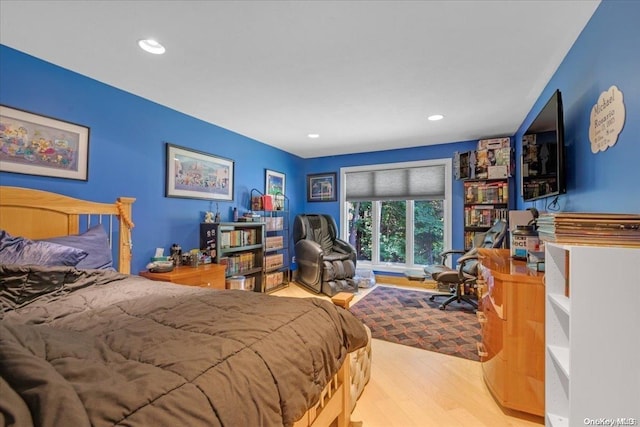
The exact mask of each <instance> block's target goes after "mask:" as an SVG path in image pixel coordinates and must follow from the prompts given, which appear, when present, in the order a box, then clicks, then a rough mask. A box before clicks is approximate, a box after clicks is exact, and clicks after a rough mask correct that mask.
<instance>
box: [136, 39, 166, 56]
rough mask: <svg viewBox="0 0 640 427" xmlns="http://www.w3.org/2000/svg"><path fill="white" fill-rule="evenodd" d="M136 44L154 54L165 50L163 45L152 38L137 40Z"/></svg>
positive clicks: (160, 53) (159, 53)
mask: <svg viewBox="0 0 640 427" xmlns="http://www.w3.org/2000/svg"><path fill="white" fill-rule="evenodd" d="M138 46H140V48H141V49H142V50H145V51H147V52H149V53H153V54H154V55H162V54H163V53H164V52H165V50H166V49H165V48H164V46H162V45H161V44H160V43H158V42H157V41H155V40H153V39H144V40H140V41H138Z"/></svg>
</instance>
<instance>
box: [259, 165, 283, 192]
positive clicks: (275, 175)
mask: <svg viewBox="0 0 640 427" xmlns="http://www.w3.org/2000/svg"><path fill="white" fill-rule="evenodd" d="M284 190H285V175H284V174H283V173H282V172H276V171H273V170H270V169H265V177H264V194H270V195H272V196H274V197H275V196H276V194H278V193H280V194H285V192H284Z"/></svg>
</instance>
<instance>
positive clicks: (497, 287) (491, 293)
mask: <svg viewBox="0 0 640 427" xmlns="http://www.w3.org/2000/svg"><path fill="white" fill-rule="evenodd" d="M479 269H480V270H479V271H480V274H481V276H482V284H483V291H482V292H483V296H482V298H483V301H482V303H483V304H484V303H485V301H487V300H485V298H488V299H489V300H490V301H491V304H492V305H493V307H494V312H495V313H496V314H497V315H498V317H500V318H501V319H503V320H507V307H506V298H505V292H506V290H505V288H504V284H503V281H502V280H500V279H496V278H494V276H493V275H492V274H491V270H489V269H488V268H486V267H484V266H483V265H482V264H480V266H479Z"/></svg>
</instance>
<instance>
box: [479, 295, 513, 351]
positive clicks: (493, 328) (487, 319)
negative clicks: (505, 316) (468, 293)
mask: <svg viewBox="0 0 640 427" xmlns="http://www.w3.org/2000/svg"><path fill="white" fill-rule="evenodd" d="M479 313H480V316H479V317H480V318H481V319H482V320H481V321H480V326H481V327H482V331H481V333H482V344H483V345H484V349H485V352H486V353H487V356H486V357H485V359H491V358H492V357H495V356H496V355H500V357H502V358H503V359H506V355H505V354H504V353H505V351H504V350H505V348H504V337H505V335H506V329H507V323H506V321H504V320H502V319H501V318H500V317H499V316H498V315H497V313H496V310H495V307H494V306H493V304H492V303H491V300H489V299H488V298H487V299H485V300H484V301H483V302H482V311H481V312H479Z"/></svg>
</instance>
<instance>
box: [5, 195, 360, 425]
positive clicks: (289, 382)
mask: <svg viewBox="0 0 640 427" xmlns="http://www.w3.org/2000/svg"><path fill="white" fill-rule="evenodd" d="M133 203H134V199H132V198H124V197H122V198H119V199H118V200H117V201H116V202H115V203H112V204H111V203H107V204H104V203H95V202H89V201H83V200H79V199H73V198H70V197H66V196H63V195H59V194H54V193H49V192H43V191H38V190H31V189H24V188H15V187H0V230H2V233H3V234H2V236H0V237H2V238H4V239H6V241H8V242H9V244H6V245H5V246H2V245H3V244H5V243H6V241H5V243H3V242H0V248H2V251H3V252H5V254H3V255H0V259H2V256H5V255H6V254H9V257H8V258H6V259H9V261H10V262H5V261H2V263H0V418H2V420H1V421H3V422H4V424H5V425H16V426H18V425H19V426H22V425H40V426H59V425H73V426H83V425H86V426H89V425H93V426H111V425H131V426H134V425H141V426H142V425H145V426H146V425H159V426H161V425H189V426H198V425H207V426H216V425H220V426H248V425H251V426H274V425H285V426H296V427H299V426H310V425H314V426H328V425H331V424H332V423H334V424H336V425H338V426H344V427H346V426H347V425H348V424H349V416H350V412H351V404H350V393H349V363H348V354H349V353H350V352H353V351H355V350H357V349H359V348H361V347H364V346H366V344H367V339H368V338H367V334H366V330H365V329H364V327H363V325H362V323H360V322H359V321H358V320H357V319H356V318H355V317H354V316H352V315H351V314H350V313H349V312H348V311H346V310H343V309H341V308H338V307H336V306H334V305H333V304H331V303H330V302H328V301H325V300H321V299H318V298H304V299H298V298H285V297H275V296H270V295H265V294H260V293H255V292H246V291H241V290H225V291H216V290H209V289H202V288H194V287H190V286H180V285H173V284H169V283H160V282H152V281H149V280H147V279H144V278H142V277H139V276H136V275H130V274H129V273H130V260H131V250H130V249H131V234H132V233H131V228H132V227H133V222H132V220H131V219H132V204H133ZM85 214H89V215H85ZM93 217H97V219H92V218H93ZM103 229H104V230H105V231H104V233H105V234H106V235H107V243H104V244H103V246H104V245H108V247H109V249H112V248H114V247H115V248H116V251H115V252H117V255H115V256H114V259H113V261H114V263H113V265H112V266H111V265H110V266H108V267H105V265H107V264H105V262H104V260H103V259H97V258H96V257H94V256H93V255H94V254H93V249H91V250H89V249H87V248H81V245H79V244H78V245H77V246H78V247H75V246H67V245H66V244H64V243H68V244H69V245H72V244H73V245H76V243H77V241H78V239H79V238H80V237H82V238H84V237H85V235H86V234H89V233H94V232H95V231H93V230H103ZM7 236H8V237H7ZM60 239H62V240H60ZM65 239H67V240H65ZM74 239H76V240H74ZM16 241H19V243H20V244H22V245H23V246H20V248H22V249H24V250H22V251H16V252H19V253H18V255H17V256H23V255H24V254H26V253H28V254H29V256H31V255H30V254H31V252H29V251H27V250H26V249H25V248H27V247H29V248H31V246H28V245H35V246H38V245H40V244H43V245H50V246H47V247H46V248H47V250H46V251H44V252H46V257H45V258H44V261H42V262H38V263H24V262H18V261H15V262H14V261H13V260H14V258H11V256H13V253H11V252H10V251H11V248H12V247H14V246H15V245H14V246H11V244H13V243H15V242H16ZM25 242H26V243H25ZM69 242H70V243H69ZM18 246H19V245H18ZM60 247H62V248H60ZM65 248H66V249H65ZM70 248H72V249H78V250H80V252H83V253H87V252H91V253H90V254H89V255H86V256H85V257H84V258H82V259H81V260H79V261H77V263H76V264H74V265H70V264H73V263H74V262H76V258H81V257H82V254H78V253H77V251H75V252H74V251H71V252H73V253H71V254H69V253H66V252H65V254H64V255H65V257H67V258H64V262H62V261H60V260H58V259H53V260H52V258H55V256H56V255H52V254H57V252H58V251H65V250H66V251H67V252H69V251H70ZM92 248H93V247H92ZM40 252H42V251H40ZM36 253H37V255H38V256H40V255H41V254H40V253H39V252H37V251H36ZM73 256H76V258H73ZM68 258H73V259H71V261H68ZM89 258H92V262H91V263H89V264H87V265H88V267H83V268H80V267H78V266H79V265H81V263H83V262H86V260H87V259H89ZM20 261H22V258H21V259H20ZM61 262H62V264H60V263H61ZM97 265H100V266H101V267H100V268H96V266H97ZM345 361H347V363H345Z"/></svg>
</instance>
